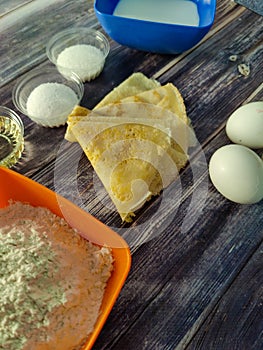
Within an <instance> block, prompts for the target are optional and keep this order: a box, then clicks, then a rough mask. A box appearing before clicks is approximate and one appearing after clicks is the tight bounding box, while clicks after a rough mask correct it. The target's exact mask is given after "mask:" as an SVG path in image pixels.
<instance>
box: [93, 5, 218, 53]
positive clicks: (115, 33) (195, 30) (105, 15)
mask: <svg viewBox="0 0 263 350" xmlns="http://www.w3.org/2000/svg"><path fill="white" fill-rule="evenodd" d="M131 1H132V0H131ZM160 1H161V0H160ZM192 1H194V2H195V3H196V4H197V7H198V14H199V18H200V21H199V25H198V26H188V25H178V24H167V23H158V22H151V21H144V20H138V19H133V18H124V17H120V16H115V15H113V12H114V9H115V7H116V5H117V3H118V2H119V0H96V1H95V3H94V10H95V13H96V16H97V18H98V20H99V22H100V24H101V26H102V27H103V29H104V30H105V32H106V33H108V35H109V36H110V37H111V38H112V39H113V40H115V41H116V42H118V43H119V44H121V45H125V46H128V47H131V48H135V49H137V50H143V51H150V52H156V53H165V54H178V53H181V52H183V51H186V50H188V49H190V48H191V47H193V46H195V45H196V44H197V43H198V42H199V41H200V40H201V39H202V38H203V37H204V36H205V35H206V34H207V32H208V31H209V30H210V28H211V26H212V24H213V22H214V17H215V11H216V0H192Z"/></svg>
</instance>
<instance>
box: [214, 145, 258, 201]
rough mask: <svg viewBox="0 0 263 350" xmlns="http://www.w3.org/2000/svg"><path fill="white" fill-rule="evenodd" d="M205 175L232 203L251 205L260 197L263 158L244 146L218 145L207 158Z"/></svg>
mask: <svg viewBox="0 0 263 350" xmlns="http://www.w3.org/2000/svg"><path fill="white" fill-rule="evenodd" d="M209 174H210V178H211V181H212V183H213V184H214V186H215V187H216V189H217V190H218V191H219V192H220V193H221V194H222V195H223V196H225V197H226V198H228V199H230V200H231V201H233V202H236V203H241V204H251V203H256V202H259V201H260V200H261V199H262V198H263V161H262V160H261V158H260V157H259V156H258V155H257V154H256V153H255V152H254V151H252V150H251V149H249V148H247V147H245V146H241V145H227V146H223V147H221V148H219V149H218V150H217V151H216V152H215V153H214V154H213V155H212V157H211V159H210V162H209Z"/></svg>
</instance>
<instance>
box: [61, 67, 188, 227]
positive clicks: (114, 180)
mask: <svg viewBox="0 0 263 350" xmlns="http://www.w3.org/2000/svg"><path fill="white" fill-rule="evenodd" d="M136 74H139V76H140V75H141V73H135V74H134V75H136ZM134 75H133V76H132V77H130V78H128V79H127V81H126V83H125V82H124V83H122V84H121V85H120V86H122V89H123V91H124V92H125V93H124V94H123V95H124V97H123V98H122V96H123V95H122V93H121V89H120V88H119V89H118V88H116V89H114V90H113V91H112V94H113V95H112V97H111V93H110V94H109V95H107V96H106V98H105V101H106V102H107V103H104V102H103V100H102V101H101V102H100V103H99V104H98V105H97V106H96V107H95V108H94V110H93V111H89V110H87V109H85V108H83V107H79V106H78V107H76V108H75V110H74V111H73V112H72V114H71V115H70V116H69V118H68V129H67V133H66V136H65V138H66V139H67V140H69V141H71V142H74V141H77V142H78V143H79V144H80V146H81V147H82V149H83V150H84V152H85V154H86V155H87V157H88V159H89V161H90V162H91V164H92V166H93V168H94V170H95V171H96V173H97V175H98V177H99V178H100V180H101V181H102V183H103V185H104V187H105V189H106V191H107V192H108V194H109V196H110V198H111V200H112V201H113V203H114V205H115V206H116V209H117V211H118V212H119V214H120V216H121V218H122V220H123V221H131V219H132V217H133V216H134V212H135V211H136V210H138V209H139V208H141V207H142V206H143V205H144V203H145V202H146V201H147V200H149V199H150V198H151V197H152V196H155V195H158V194H159V193H160V192H161V190H162V189H163V188H165V187H167V186H169V184H170V183H171V182H172V181H174V180H175V179H176V177H177V176H178V173H179V171H180V169H181V168H183V167H184V166H185V164H186V163H187V160H188V155H187V150H188V147H189V144H190V142H191V140H192V138H193V135H192V129H191V128H190V127H189V123H188V118H187V116H186V113H185V108H184V104H183V102H182V98H181V95H180V94H179V92H178V90H177V89H176V88H175V87H174V86H173V85H172V84H168V86H169V87H168V88H167V86H164V87H160V86H159V84H157V83H156V84H155V83H152V84H154V85H156V87H154V88H153V89H150V90H146V91H143V87H142V86H140V88H138V91H139V93H138V94H134V95H133V96H127V95H128V91H129V89H128V88H127V86H129V79H133V81H134ZM146 79H147V80H146V81H147V86H149V85H150V84H151V80H150V79H148V78H146ZM149 80H150V82H149ZM143 81H145V77H144V76H143ZM167 90H168V91H169V93H167V92H165V91H167ZM171 90H172V91H176V94H175V93H174V92H173V94H172V93H171ZM132 91H133V93H134V91H136V89H135V86H134V85H133V89H132ZM115 96H117V98H118V100H117V101H116V100H115ZM172 97H173V99H172ZM178 101H179V103H178ZM175 110H176V111H177V113H176V114H175Z"/></svg>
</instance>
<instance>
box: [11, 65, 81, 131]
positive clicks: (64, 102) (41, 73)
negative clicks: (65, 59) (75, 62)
mask: <svg viewBox="0 0 263 350" xmlns="http://www.w3.org/2000/svg"><path fill="white" fill-rule="evenodd" d="M83 93H84V86H83V83H82V82H81V81H80V79H79V77H78V76H77V75H76V74H74V73H71V75H70V77H69V76H68V77H65V76H63V75H62V74H60V73H59V72H58V70H57V69H56V68H55V67H50V68H42V69H34V70H32V71H31V72H30V73H28V74H26V75H25V76H23V78H21V79H20V80H18V82H17V84H16V85H15V86H14V89H13V92H12V98H13V103H14V105H15V106H16V108H17V109H18V110H19V111H20V112H22V113H23V114H24V115H26V116H27V117H29V118H30V119H31V120H33V121H34V122H35V123H37V124H40V125H42V126H45V127H58V126H61V125H64V124H65V123H66V121H67V117H68V115H69V114H70V113H71V112H72V110H73V109H74V107H75V106H76V105H78V104H79V103H80V101H81V99H82V97H83Z"/></svg>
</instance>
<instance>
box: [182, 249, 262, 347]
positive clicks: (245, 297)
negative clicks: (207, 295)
mask: <svg viewBox="0 0 263 350" xmlns="http://www.w3.org/2000/svg"><path fill="white" fill-rule="evenodd" d="M262 254H263V244H261V245H260V246H259V248H258V249H257V251H256V252H255V253H254V254H253V256H252V257H251V258H250V259H249V261H248V263H247V264H246V266H245V267H244V269H243V270H242V271H241V272H240V274H239V275H238V276H237V278H236V279H235V281H234V282H233V283H232V285H231V286H230V287H229V289H228V290H227V292H226V293H225V294H224V296H223V297H222V299H220V301H219V302H218V304H217V305H216V306H215V308H214V309H213V311H212V312H211V313H210V315H209V316H208V318H207V320H206V321H205V322H204V323H203V324H202V326H201V328H200V329H199V331H198V332H197V334H196V335H195V336H194V338H193V339H192V341H191V342H190V343H189V344H188V346H187V347H186V349H187V350H191V349H214V350H217V349H231V350H243V349H244V350H245V349H251V350H257V349H261V348H262V345H263V320H262V303H263V269H262V261H263V260H262V258H263V257H262ZM244 286H245V288H244Z"/></svg>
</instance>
